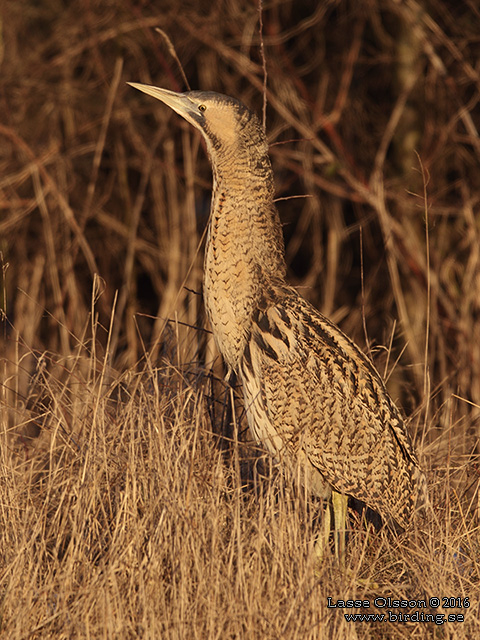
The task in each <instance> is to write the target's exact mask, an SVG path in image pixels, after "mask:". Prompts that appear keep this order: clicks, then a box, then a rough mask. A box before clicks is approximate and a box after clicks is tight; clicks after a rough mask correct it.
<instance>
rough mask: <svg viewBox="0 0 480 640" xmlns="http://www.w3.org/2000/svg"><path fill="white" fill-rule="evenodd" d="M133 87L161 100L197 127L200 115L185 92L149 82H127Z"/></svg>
mask: <svg viewBox="0 0 480 640" xmlns="http://www.w3.org/2000/svg"><path fill="white" fill-rule="evenodd" d="M127 84H129V85H130V86H131V87H133V88H134V89H138V90H139V91H143V93H146V94H147V95H149V96H152V97H154V98H157V100H161V102H163V103H164V104H166V105H167V107H170V109H173V110H174V111H176V112H177V113H178V115H179V116H182V118H185V120H187V122H190V124H193V125H194V126H197V127H198V124H199V119H200V117H201V114H200V112H199V111H198V107H197V105H196V104H195V103H194V102H192V100H190V98H189V97H188V95H187V94H185V93H176V92H175V91H169V90H168V89H160V87H152V86H151V85H149V84H138V83H137V82H127Z"/></svg>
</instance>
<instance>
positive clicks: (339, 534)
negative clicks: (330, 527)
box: [332, 490, 348, 567]
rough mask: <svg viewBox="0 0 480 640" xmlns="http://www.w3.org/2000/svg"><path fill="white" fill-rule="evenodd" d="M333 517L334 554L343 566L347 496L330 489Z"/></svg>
mask: <svg viewBox="0 0 480 640" xmlns="http://www.w3.org/2000/svg"><path fill="white" fill-rule="evenodd" d="M332 505H333V517H334V523H335V555H336V557H337V560H338V561H339V563H340V565H341V566H342V567H344V566H345V532H346V526H347V507H348V496H346V495H344V494H343V493H338V491H335V490H333V491H332Z"/></svg>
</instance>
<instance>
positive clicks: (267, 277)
mask: <svg viewBox="0 0 480 640" xmlns="http://www.w3.org/2000/svg"><path fill="white" fill-rule="evenodd" d="M212 165H213V166H214V185H213V193H212V207H211V217H210V223H209V230H208V239H207V246H206V253H205V271H204V296H205V304H206V308H207V313H208V316H209V319H210V322H211V324H212V328H213V332H214V335H215V337H216V340H217V343H218V346H219V348H220V351H221V352H222V354H223V356H224V358H225V360H226V361H227V364H228V365H229V366H230V367H231V368H232V369H234V370H236V369H237V365H238V362H239V359H240V357H241V354H242V353H243V348H244V344H245V341H246V340H247V338H248V334H249V332H250V329H251V321H252V315H253V312H254V311H255V309H256V306H257V304H258V301H259V299H260V297H261V296H262V293H263V292H264V290H265V287H266V285H267V284H268V283H269V282H271V281H272V279H275V280H280V281H283V280H284V278H285V271H286V267H285V256H284V246H283V236H282V229H281V225H280V219H279V216H278V212H277V210H276V207H275V205H274V202H273V198H274V184H273V175H272V169H271V165H270V160H269V158H268V155H267V154H266V153H265V154H257V156H255V155H254V154H252V153H248V154H244V156H243V157H242V154H241V153H240V152H238V153H237V154H235V157H232V158H230V160H229V159H228V158H227V162H225V154H222V162H221V163H219V162H213V161H212Z"/></svg>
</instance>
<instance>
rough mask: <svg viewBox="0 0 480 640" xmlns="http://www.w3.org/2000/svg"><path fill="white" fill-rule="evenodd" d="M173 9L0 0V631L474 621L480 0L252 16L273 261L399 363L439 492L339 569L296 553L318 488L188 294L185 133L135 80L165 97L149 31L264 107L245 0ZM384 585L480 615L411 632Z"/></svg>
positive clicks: (388, 362) (306, 551) (340, 630)
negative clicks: (290, 472)
mask: <svg viewBox="0 0 480 640" xmlns="http://www.w3.org/2000/svg"><path fill="white" fill-rule="evenodd" d="M299 5H300V6H299ZM182 6H183V8H182V11H181V12H180V11H179V9H178V3H177V2H173V0H172V1H171V0H163V1H161V2H157V3H150V4H147V5H141V4H140V5H139V4H135V3H132V2H124V3H121V5H119V4H118V3H114V2H103V3H98V4H97V3H81V2H77V3H62V2H60V0H50V1H48V2H44V3H41V5H39V6H37V5H35V7H34V6H33V5H32V4H31V3H29V2H27V1H26V0H17V1H16V2H15V3H4V4H3V5H2V8H1V20H2V23H1V24H2V25H3V31H2V36H3V37H2V40H1V41H0V64H1V72H2V83H1V86H0V100H1V108H0V112H1V113H2V114H3V117H2V118H1V121H0V168H1V170H0V261H1V265H2V279H1V283H2V286H1V287H0V310H1V311H0V313H1V318H0V381H1V386H0V421H1V422H0V424H1V431H2V436H1V449H0V456H1V462H0V474H1V479H0V637H2V638H3V637H5V638H9V639H10V638H11V639H20V638H22V639H26V638H42V639H43V638H97V637H98V638H100V637H104V638H122V639H123V638H202V639H203V638H215V637H221V638H225V637H232V638H237V637H238V638H302V639H303V638H312V639H314V638H359V637H361V638H405V637H411V636H412V635H415V637H418V638H430V637H445V638H450V637H452V638H453V637H455V638H473V637H475V636H476V635H478V633H479V631H480V608H479V602H480V597H479V596H480V587H479V581H480V543H479V515H480V495H479V473H480V471H479V470H480V460H479V449H478V446H479V445H478V441H479V424H480V348H479V347H478V345H479V344H480V322H479V320H480V250H479V247H480V211H479V209H480V179H479V172H478V164H479V156H480V143H479V139H478V127H479V119H478V112H479V104H478V103H479V87H480V82H479V74H478V65H477V60H478V56H479V43H478V32H479V30H480V14H479V11H478V9H477V8H476V6H475V4H474V3H472V2H468V1H465V2H463V3H453V2H448V1H447V0H438V1H432V2H428V3H423V4H420V3H418V2H416V1H414V0H406V1H405V2H397V1H396V0H372V1H369V2H367V1H365V2H360V3H359V2H349V1H344V2H339V1H332V2H325V3H308V2H306V3H295V2H293V1H291V0H286V1H285V2H272V3H270V4H268V5H267V4H265V6H264V10H263V50H264V53H265V61H266V69H267V71H268V78H267V85H266V86H267V93H266V97H267V110H266V122H267V130H268V133H269V140H270V142H271V155H272V160H273V164H274V170H275V174H276V179H277V193H278V198H279V201H278V206H279V209H280V212H281V217H282V220H283V222H284V223H285V224H284V231H285V238H286V245H287V258H288V264H289V269H290V275H289V277H290V279H291V281H292V282H294V283H295V284H296V285H297V286H299V287H301V288H302V293H303V295H305V296H307V297H309V298H310V299H311V300H312V302H313V303H314V304H315V305H317V306H318V308H320V309H321V310H322V311H324V312H326V313H327V314H329V315H330V316H331V317H332V318H333V319H334V320H335V321H337V322H339V323H340V324H341V326H342V328H343V329H344V330H345V331H346V332H347V333H348V334H349V335H351V336H352V337H353V338H354V339H355V340H356V341H357V342H359V343H362V344H363V345H364V346H365V349H366V350H368V351H369V352H370V354H371V355H372V357H373V359H374V361H375V363H376V365H377V367H378V368H379V369H380V370H381V371H382V372H383V373H384V374H385V376H386V377H387V378H388V384H389V387H390V390H391V392H392V394H393V395H394V397H395V398H398V400H399V402H400V404H402V405H403V407H404V408H405V411H406V413H407V414H408V415H409V416H410V427H411V430H412V433H413V434H414V436H415V438H416V441H417V443H418V447H419V450H420V455H421V460H422V464H423V465H424V466H425V469H426V471H427V476H428V480H429V486H430V489H431V497H432V511H431V513H430V514H429V519H428V522H427V523H425V526H424V528H423V529H422V530H421V531H417V532H411V533H407V534H405V535H404V536H402V537H400V538H398V539H392V538H391V537H389V536H388V535H387V534H386V533H385V532H380V533H374V532H371V531H370V532H368V531H367V530H366V529H365V528H364V527H362V526H354V528H353V531H352V532H351V535H350V540H349V550H348V560H347V562H348V564H349V572H348V573H347V574H346V575H340V573H339V572H338V569H337V568H336V566H335V563H334V562H333V560H331V559H327V560H326V561H325V564H324V566H322V567H318V565H316V564H315V561H314V556H313V554H312V553H311V550H312V545H313V543H314V540H315V535H316V531H317V529H318V527H317V524H318V523H317V516H318V511H319V509H318V506H319V505H316V504H315V503H314V502H312V501H311V500H310V499H309V498H308V496H306V495H303V493H302V492H301V491H298V490H297V489H296V488H295V486H294V485H293V484H292V483H291V482H290V481H289V479H288V478H284V477H282V476H281V475H280V474H278V473H277V471H276V469H275V468H271V461H269V460H268V458H265V457H264V456H263V455H262V452H261V451H259V450H258V449H257V447H255V446H253V444H252V443H250V442H249V436H248V432H246V430H245V424H244V419H243V415H242V409H241V402H235V403H234V411H231V410H230V391H229V390H228V388H226V386H225V384H224V383H223V382H222V376H223V372H222V368H221V363H220V362H219V360H218V354H217V353H216V351H215V347H214V345H213V344H212V340H211V336H210V334H209V332H208V327H206V326H205V321H204V316H203V307H202V301H201V295H200V294H201V284H200V283H201V263H202V248H201V238H202V234H203V231H204V228H205V224H206V220H207V216H208V208H209V192H210V180H211V177H210V169H209V165H208V161H207V159H206V157H205V153H204V150H203V149H202V146H201V144H200V140H199V138H198V136H196V135H195V134H194V133H193V132H192V131H191V130H190V128H188V127H186V126H185V127H184V126H183V124H182V122H181V121H179V120H178V119H174V116H172V115H171V114H170V113H169V112H168V110H166V109H162V108H161V106H160V105H158V104H157V103H155V102H154V101H148V100H146V99H145V98H144V97H143V96H141V95H140V94H137V93H135V92H134V91H133V90H130V89H129V88H128V87H127V86H126V84H125V82H126V81H129V80H130V81H139V82H146V83H150V84H157V85H159V86H165V87H168V88H172V89H177V90H181V89H182V83H181V75H180V73H179V71H178V69H177V68H176V66H175V63H174V61H173V60H172V58H171V56H170V55H169V53H168V50H167V48H166V47H165V44H164V42H163V40H162V39H161V38H160V37H159V36H158V35H157V34H156V33H155V31H154V27H157V26H158V27H160V28H161V29H163V30H164V31H165V32H166V33H168V35H169V37H170V38H171V40H172V41H173V42H174V43H175V46H176V49H177V53H178V56H179V58H180V60H181V61H182V64H183V65H184V67H185V71H186V74H187V77H188V79H189V82H190V84H191V86H192V87H193V88H202V89H211V90H215V91H221V92H223V93H227V94H231V95H234V96H236V97H238V98H240V99H242V100H243V101H245V102H246V103H247V104H249V105H250V106H251V107H253V108H255V109H257V111H258V112H259V113H260V112H261V110H262V106H263V86H264V68H263V61H262V57H261V47H260V40H259V29H258V17H259V16H258V7H257V6H255V3H247V2H237V3H223V2H219V1H218V2H217V1H214V2H212V3H209V4H208V5H205V6H199V3H183V5H182ZM294 196H295V197H294ZM328 597H330V598H331V599H332V602H336V601H337V600H339V599H345V600H347V599H353V600H355V599H356V600H358V599H360V600H369V601H370V602H371V603H372V606H371V608H370V609H366V608H364V609H359V608H357V609H356V610H350V611H346V612H345V611H343V610H341V609H339V608H338V607H337V608H333V607H328V606H327V605H328V600H327V598H328ZM389 597H390V598H391V599H392V600H393V599H400V600H401V599H407V600H416V601H421V600H423V599H426V601H427V602H428V601H429V598H435V597H437V598H439V599H440V604H443V601H442V598H443V597H448V598H460V601H454V602H453V604H458V602H460V603H461V604H465V602H466V600H465V598H467V599H468V602H469V604H470V606H469V607H462V608H458V607H453V608H451V609H443V608H441V607H440V608H439V609H438V610H436V611H435V610H434V609H433V607H432V606H430V608H429V609H428V610H422V609H419V611H420V612H422V611H423V613H425V614H426V613H429V614H433V613H437V614H443V615H446V616H448V615H449V614H452V615H464V617H465V618H464V621H463V622H458V621H451V622H449V621H448V620H446V621H445V622H444V623H443V624H440V621H439V620H438V619H437V623H436V622H405V621H401V620H400V619H399V618H397V619H394V618H392V616H393V615H395V614H398V613H402V614H403V613H405V612H406V613H411V611H409V610H408V609H403V610H401V609H396V610H395V609H392V608H391V607H388V606H385V607H383V608H382V607H378V606H374V605H373V602H374V600H375V598H389ZM378 603H381V601H377V604H378ZM429 604H430V605H431V604H432V601H430V602H429ZM389 611H392V613H391V614H389V613H388V612H389ZM352 612H353V613H364V614H368V613H373V614H380V615H381V614H384V615H385V618H386V620H385V621H383V622H380V621H371V620H370V621H363V622H356V623H353V622H348V621H347V620H346V618H345V616H344V614H345V613H352ZM389 615H390V617H391V620H390V621H389V620H388V617H389Z"/></svg>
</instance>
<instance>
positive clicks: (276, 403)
mask: <svg viewBox="0 0 480 640" xmlns="http://www.w3.org/2000/svg"><path fill="white" fill-rule="evenodd" d="M270 300H274V301H273V302H268V301H267V302H266V303H265V304H264V305H261V307H260V308H259V309H258V311H257V312H256V315H255V317H254V322H253V329H252V332H251V336H250V340H249V342H248V346H247V348H246V351H245V357H244V364H243V367H242V372H241V374H242V379H243V382H244V388H245V395H246V407H247V412H248V413H249V421H250V424H251V426H252V429H253V431H254V433H255V434H256V436H257V438H258V439H260V440H262V441H264V442H265V439H266V437H267V438H268V436H269V434H270V436H271V439H272V441H273V439H274V438H275V439H276V444H275V446H269V444H268V442H266V444H267V447H269V448H270V449H271V451H273V452H275V450H277V451H278V450H279V449H280V448H281V447H282V446H284V452H283V453H284V455H287V456H288V455H290V457H295V456H296V457H298V456H299V455H301V453H302V452H303V453H305V454H306V457H307V458H308V460H309V462H310V463H311V464H312V465H313V466H314V467H315V469H316V470H318V472H319V473H320V474H321V475H322V477H323V478H324V480H326V482H327V483H328V484H330V485H331V486H332V487H333V488H334V489H335V490H337V491H339V492H341V493H346V494H349V495H352V496H354V497H356V498H358V499H359V500H362V501H364V502H365V503H366V504H367V505H368V506H370V507H371V508H373V509H375V510H376V511H378V512H379V513H380V514H381V515H382V516H384V517H385V516H386V517H387V518H388V519H390V518H394V519H395V520H396V521H397V522H398V523H399V524H400V525H401V526H406V524H407V523H408V520H409V519H410V515H411V513H412V512H413V509H414V507H415V499H416V495H415V494H416V478H417V476H418V475H419V474H420V473H421V472H420V470H419V466H418V462H417V459H416V456H415V453H414V451H413V447H412V444H411V441H410V438H409V435H408V432H407V431H406V428H405V424H404V421H403V419H402V417H401V415H400V413H399V411H398V409H397V408H396V406H395V404H394V403H393V402H392V400H391V399H390V397H389V395H388V393H387V391H386V389H385V386H384V384H383V382H382V380H381V378H380V376H379V374H378V373H377V371H376V370H375V368H374V367H373V365H372V364H371V362H370V361H369V360H368V358H367V357H366V356H365V354H363V353H362V352H361V351H360V350H359V349H358V347H356V345H355V344H354V343H353V342H352V341H351V340H350V339H349V338H348V337H347V336H345V335H344V334H343V333H342V332H341V331H340V329H339V328H338V327H336V326H335V325H334V324H333V323H332V322H331V321H329V320H328V319H327V318H325V317H324V316H322V315H321V314H320V313H319V312H318V311H317V310H315V309H314V308H313V307H312V306H311V305H310V304H309V303H308V302H307V301H306V300H304V299H303V298H301V297H300V296H299V295H298V294H297V292H296V291H295V290H294V289H292V288H289V287H282V289H281V295H280V294H279V293H278V291H277V292H276V295H275V296H273V297H272V298H270ZM249 372H250V373H249ZM249 407H250V411H249ZM255 407H256V409H255ZM262 411H263V416H262ZM262 419H263V421H264V422H265V420H266V422H267V423H268V424H267V426H265V425H263V426H262V425H258V424H255V423H258V422H259V420H262ZM252 423H253V424H252Z"/></svg>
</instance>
